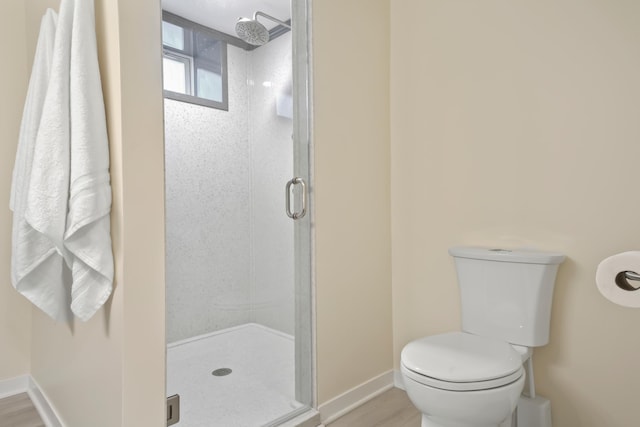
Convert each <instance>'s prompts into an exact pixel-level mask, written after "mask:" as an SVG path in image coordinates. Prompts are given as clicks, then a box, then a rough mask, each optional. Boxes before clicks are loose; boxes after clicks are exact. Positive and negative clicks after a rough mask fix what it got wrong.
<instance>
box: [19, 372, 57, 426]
mask: <svg viewBox="0 0 640 427" xmlns="http://www.w3.org/2000/svg"><path fill="white" fill-rule="evenodd" d="M27 393H29V397H30V398H31V401H32V402H33V406H35V407H36V409H37V410H38V413H39V414H40V418H42V422H44V425H45V426H46V427H64V425H63V424H62V422H61V421H60V417H58V415H57V414H56V411H55V410H54V409H53V406H52V405H51V403H49V399H47V396H46V395H45V394H44V393H43V392H42V389H41V388H40V386H39V385H38V383H37V382H36V381H35V380H34V379H33V378H32V377H29V389H28V390H27Z"/></svg>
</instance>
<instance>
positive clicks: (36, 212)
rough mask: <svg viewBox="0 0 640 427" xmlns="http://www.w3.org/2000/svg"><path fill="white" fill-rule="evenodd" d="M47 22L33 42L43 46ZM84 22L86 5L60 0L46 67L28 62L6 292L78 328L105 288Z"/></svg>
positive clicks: (102, 193)
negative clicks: (75, 320)
mask: <svg viewBox="0 0 640 427" xmlns="http://www.w3.org/2000/svg"><path fill="white" fill-rule="evenodd" d="M51 13H52V12H47V15H45V19H44V20H47V21H48V22H49V23H48V24H47V28H45V24H44V23H43V27H42V29H41V36H40V39H41V40H49V39H50V37H51V31H50V27H51V19H50V18H47V16H48V15H49V16H50V15H51ZM93 13H94V12H93V0H80V1H75V0H62V3H61V5H60V13H59V17H58V21H57V26H55V25H54V27H56V28H55V41H54V43H53V49H52V55H50V66H49V67H47V58H48V56H47V55H45V54H38V55H37V56H36V62H35V63H34V70H33V72H32V73H33V76H32V78H31V81H30V87H29V94H28V98H27V103H26V105H25V113H24V116H23V126H22V128H21V135H20V141H19V148H18V153H17V156H16V166H15V168H14V183H13V187H12V200H11V205H12V209H13V210H14V233H13V247H12V249H13V254H12V281H13V285H14V286H15V288H16V289H17V290H18V291H19V292H21V293H22V294H23V295H25V296H26V297H27V298H28V299H29V300H30V301H31V302H33V303H34V304H35V305H36V306H37V307H39V308H40V309H42V310H43V311H44V312H45V313H47V314H48V315H49V316H51V317H52V318H54V319H56V320H60V319H62V318H64V317H65V315H66V313H68V311H69V306H70V305H71V309H72V311H73V312H74V313H75V314H76V315H77V316H78V317H79V318H80V319H81V320H87V319H89V318H90V317H91V316H92V315H93V314H94V313H95V311H96V310H97V309H98V308H99V307H100V306H101V305H102V304H104V302H105V301H106V300H107V298H108V297H109V295H110V293H111V288H112V281H113V256H112V253H111V237H110V230H109V212H110V206H111V189H110V186H109V174H108V166H109V164H108V159H109V153H108V145H107V136H106V124H105V118H104V104H103V99H102V92H101V89H100V75H99V70H98V65H97V51H96V42H95V24H94V17H93ZM44 20H43V22H44ZM43 34H44V35H43ZM43 43H44V45H45V46H48V44H47V43H45V42H43ZM40 44H41V43H40V41H39V43H38V51H40ZM42 49H44V51H45V52H48V51H47V49H46V48H45V47H43V48H42ZM47 69H48V74H47V73H45V71H44V70H47ZM34 76H35V77H34ZM42 82H46V85H45V86H46V90H42V89H43V88H42V86H43V83H42ZM32 85H33V86H32ZM32 87H33V90H32ZM43 93H44V96H42V94H43ZM39 110H41V112H42V113H41V115H40V118H39V120H37V117H36V116H37V115H38V111H39ZM34 135H35V138H33V136H34ZM31 146H32V147H33V148H32V149H31V148H30V147H31ZM30 153H31V155H30ZM70 180H71V181H70ZM22 201H24V203H23V202H22ZM63 259H64V261H66V265H67V266H68V267H69V268H70V269H71V272H72V276H73V285H72V287H71V289H69V283H66V281H65V279H64V277H63V274H64V272H65V270H64V268H63ZM69 293H70V294H71V295H69Z"/></svg>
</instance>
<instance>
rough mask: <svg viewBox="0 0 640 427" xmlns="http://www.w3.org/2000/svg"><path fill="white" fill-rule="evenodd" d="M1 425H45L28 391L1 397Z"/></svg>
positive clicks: (43, 426) (38, 426) (18, 426)
mask: <svg viewBox="0 0 640 427" xmlns="http://www.w3.org/2000/svg"><path fill="white" fill-rule="evenodd" d="M0 427H45V425H44V423H43V422H42V420H41V419H40V415H38V411H37V410H36V408H35V406H33V403H32V402H31V399H29V395H28V394H27V393H21V394H16V395H15V396H10V397H6V398H4V399H0Z"/></svg>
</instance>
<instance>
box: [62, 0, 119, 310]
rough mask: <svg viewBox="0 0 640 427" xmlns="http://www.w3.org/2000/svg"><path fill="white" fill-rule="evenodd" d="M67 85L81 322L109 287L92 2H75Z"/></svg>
mask: <svg viewBox="0 0 640 427" xmlns="http://www.w3.org/2000/svg"><path fill="white" fill-rule="evenodd" d="M68 1H73V0H68ZM70 81H71V88H70V93H71V181H70V188H69V193H70V199H69V214H68V216H67V227H66V232H65V236H64V246H65V247H66V248H67V250H68V251H69V253H70V255H71V256H70V260H71V264H70V267H71V271H72V274H73V286H72V289H71V310H72V311H73V313H74V314H75V315H76V316H78V317H79V318H80V319H81V320H87V319H89V318H90V317H91V316H93V314H94V313H95V312H96V311H97V310H98V309H99V308H100V307H101V306H102V305H103V304H104V303H105V302H106V300H107V299H108V298H109V295H111V290H112V283H113V255H112V252H111V228H110V216H109V214H110V212H111V186H110V184H109V146H108V139H107V124H106V119H105V112H104V102H103V98H102V87H101V84H100V70H99V67H98V51H97V47H96V35H95V23H94V4H93V0H76V1H75V10H74V17H73V31H72V41H71V79H70Z"/></svg>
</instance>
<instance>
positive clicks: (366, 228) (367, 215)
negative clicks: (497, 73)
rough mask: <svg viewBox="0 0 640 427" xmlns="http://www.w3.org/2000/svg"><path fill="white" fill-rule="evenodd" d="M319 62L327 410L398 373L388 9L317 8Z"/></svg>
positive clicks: (318, 191)
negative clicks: (347, 393)
mask: <svg viewBox="0 0 640 427" xmlns="http://www.w3.org/2000/svg"><path fill="white" fill-rule="evenodd" d="M354 17H357V19H355V18H354ZM372 29H375V30H374V31H372ZM313 55H314V58H313V61H314V68H313V72H314V88H313V89H314V120H315V123H314V126H315V132H314V138H315V141H314V143H315V168H316V169H315V203H316V204H315V206H316V208H315V209H316V211H315V213H316V224H315V225H316V230H315V235H316V267H317V271H316V279H317V288H316V292H317V364H318V401H319V403H320V404H322V403H324V402H326V401H327V400H329V399H331V398H333V397H336V396H337V395H339V394H341V393H343V392H345V391H347V390H349V389H351V388H353V387H355V386H357V385H360V384H361V383H363V382H365V381H367V380H369V379H371V378H373V377H375V376H377V375H379V374H381V373H383V372H385V371H388V370H390V369H392V366H393V365H392V353H391V346H392V336H391V304H390V298H391V263H390V238H391V235H390V205H389V198H390V188H389V187H390V175H389V174H390V170H389V3H388V1H385V0H376V1H370V0H354V1H348V2H345V1H341V0H331V1H315V2H314V3H313Z"/></svg>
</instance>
